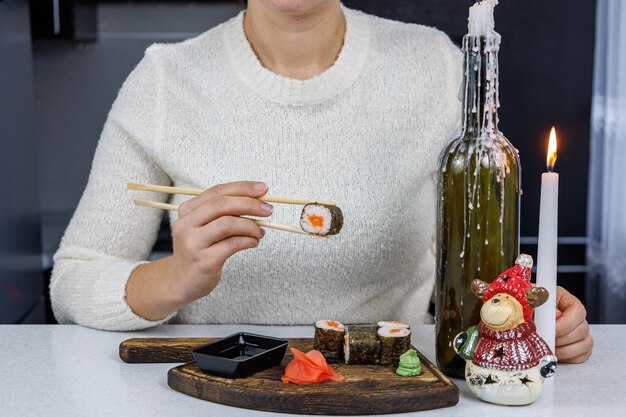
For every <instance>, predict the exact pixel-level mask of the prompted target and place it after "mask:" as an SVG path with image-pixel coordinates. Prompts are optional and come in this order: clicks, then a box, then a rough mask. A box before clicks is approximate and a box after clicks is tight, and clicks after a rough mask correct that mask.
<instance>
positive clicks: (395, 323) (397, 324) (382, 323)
mask: <svg viewBox="0 0 626 417" xmlns="http://www.w3.org/2000/svg"><path fill="white" fill-rule="evenodd" d="M378 327H399V328H401V329H408V328H410V326H409V325H408V324H406V323H402V322H399V321H379V322H378Z"/></svg>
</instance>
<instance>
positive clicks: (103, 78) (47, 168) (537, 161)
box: [0, 0, 595, 323]
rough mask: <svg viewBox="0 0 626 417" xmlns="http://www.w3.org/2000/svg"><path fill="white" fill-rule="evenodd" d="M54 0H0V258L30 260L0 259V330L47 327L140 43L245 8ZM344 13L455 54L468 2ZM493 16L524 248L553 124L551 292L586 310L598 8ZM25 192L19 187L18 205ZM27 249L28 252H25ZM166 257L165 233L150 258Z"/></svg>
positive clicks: (373, 4)
mask: <svg viewBox="0 0 626 417" xmlns="http://www.w3.org/2000/svg"><path fill="white" fill-rule="evenodd" d="M52 3H53V2H51V1H50V2H48V1H45V2H44V1H38V0H31V1H30V2H26V1H20V0H5V1H1V2H0V15H1V17H0V19H2V20H0V36H3V37H4V36H7V37H8V39H13V40H14V41H13V42H12V43H11V42H8V43H7V42H2V43H0V57H1V58H2V65H3V67H4V68H3V75H4V74H16V75H15V77H14V78H11V79H7V78H6V77H4V76H3V79H2V80H1V81H2V82H3V84H2V93H1V95H2V98H1V99H2V106H3V107H2V109H0V110H3V111H2V112H1V113H2V114H1V115H0V120H1V121H2V125H3V126H4V125H5V124H7V123H9V124H10V123H11V122H12V121H14V120H17V121H21V122H19V123H17V124H14V126H13V127H14V129H13V130H12V131H10V132H9V135H6V134H5V135H4V137H10V141H17V142H19V146H16V145H13V146H14V151H13V152H12V153H11V154H10V155H11V156H7V154H6V153H4V156H2V155H0V167H4V168H5V170H8V169H9V168H8V167H12V168H11V169H12V170H13V171H12V174H11V175H12V177H11V176H9V178H10V179H9V181H14V182H13V183H12V184H13V185H12V189H11V191H10V193H11V194H10V195H12V196H13V197H12V198H10V199H9V201H10V200H12V199H15V200H16V201H17V202H18V203H19V207H21V208H20V209H18V206H16V205H15V204H13V206H11V207H9V206H6V207H5V206H0V210H1V211H2V212H1V213H0V214H1V215H2V216H0V219H1V220H0V231H1V232H2V237H0V249H1V250H2V253H1V255H2V256H3V257H6V256H7V255H6V253H5V250H4V247H5V246H7V247H14V248H17V250H19V251H21V252H22V253H23V254H24V259H29V260H30V261H29V262H26V263H20V264H19V265H23V268H22V269H23V271H22V272H20V273H19V274H18V273H16V272H15V267H14V266H9V263H7V262H4V263H3V262H0V274H1V275H0V301H2V303H1V304H0V305H3V306H4V307H3V308H2V309H0V323H1V322H15V321H22V322H43V321H46V320H48V321H51V320H52V316H51V314H50V311H49V309H48V313H47V315H46V314H44V313H42V311H44V309H42V308H41V305H42V303H43V304H45V302H46V301H45V300H47V297H46V296H45V294H42V291H45V288H47V282H48V281H47V280H48V279H49V272H50V269H51V267H52V262H51V257H52V255H53V254H54V252H55V250H56V248H57V247H58V244H59V241H60V238H61V236H62V233H63V231H64V229H65V227H66V225H67V223H68V222H69V219H70V218H71V215H72V213H73V211H74V208H75V206H76V204H77V203H78V200H79V198H80V196H81V194H82V191H83V189H84V186H85V184H86V181H87V177H88V174H89V169H90V165H91V160H92V158H93V153H94V150H95V147H96V144H97V141H98V138H99V135H100V131H101V129H102V126H103V124H104V121H105V118H106V115H107V113H108V111H109V108H110V106H111V104H112V102H113V100H114V99H115V96H116V94H117V91H118V90H119V88H120V86H121V85H122V83H123V81H124V79H125V78H126V76H127V75H128V74H129V73H130V71H131V70H132V68H133V67H134V66H135V65H136V64H137V63H138V62H139V60H140V59H141V57H142V55H143V51H144V50H145V49H146V47H148V46H149V45H150V44H152V43H154V42H178V41H181V40H183V39H185V38H188V37H192V36H195V35H197V34H199V33H201V32H203V31H205V30H208V29H209V28H211V27H213V26H215V25H216V24H218V23H220V22H222V21H224V20H226V19H228V18H230V17H231V16H234V15H235V14H236V13H238V12H239V10H241V9H242V8H243V7H244V4H243V3H242V2H240V1H195V2H181V1H179V2H176V1H158V2H157V1H152V2H144V1H134V2H122V1H69V0H59V2H58V4H59V9H58V14H57V17H58V19H57V25H56V27H55V24H54V15H53V10H52V7H51V4H52ZM344 4H345V5H346V6H348V7H352V8H355V9H360V10H363V11H365V12H367V13H372V14H376V15H378V16H382V17H386V18H391V19H396V20H401V21H405V22H414V23H420V24H426V25H429V26H436V27H438V28H440V29H442V30H443V31H445V32H446V33H448V34H449V35H450V37H451V38H452V39H453V41H454V42H455V43H457V44H459V45H460V41H461V37H462V36H463V34H464V33H465V32H466V27H467V13H468V11H467V10H468V7H469V6H470V5H471V4H472V1H471V0H429V1H407V0H390V1H384V2H383V1H375V0H360V1H352V0H348V1H345V2H344ZM495 19H496V30H497V31H498V32H499V33H500V34H501V35H502V47H501V51H500V99H501V104H502V107H501V109H500V119H501V123H500V128H501V130H502V131H503V132H504V133H505V135H506V136H507V137H508V138H509V139H510V140H511V142H512V143H513V144H514V145H515V146H516V147H517V148H518V149H519V150H520V155H521V161H522V168H523V169H522V177H523V179H522V188H523V190H524V194H523V197H522V214H521V218H522V220H521V235H522V251H523V252H527V253H530V254H531V255H533V256H535V255H536V236H537V229H538V218H539V214H538V211H539V191H540V190H539V188H540V177H541V173H542V172H543V171H544V170H545V156H546V155H545V153H546V147H547V135H548V132H549V129H550V126H551V125H552V124H554V125H556V127H557V133H558V134H559V152H558V156H559V158H558V160H557V164H556V171H558V172H559V173H560V175H561V176H560V181H561V183H560V187H561V190H560V210H559V232H560V236H561V237H560V240H559V284H560V285H563V286H565V287H567V288H568V289H570V290H571V291H573V292H574V293H575V294H576V295H577V296H579V297H580V298H581V299H583V300H584V301H585V303H586V305H587V306H588V309H589V306H591V305H593V303H594V300H590V299H588V300H585V273H586V269H587V268H586V265H585V245H586V242H587V239H586V201H587V183H588V179H587V168H588V149H589V132H590V109H591V91H592V75H593V54H594V23H595V1H584V2H572V1H567V0H553V1H549V2H546V1H542V0H526V1H513V0H501V1H500V5H499V6H498V7H497V8H496V16H495ZM5 22H8V23H10V24H8V25H7V24H5ZM55 29H56V30H55ZM55 32H56V33H55ZM18 40H19V41H18ZM9 57H11V59H9ZM14 57H19V59H14ZM415 70H416V71H419V68H416V69H415ZM407 88H411V86H407ZM7 91H8V94H7V93H5V92H7ZM29 91H31V92H32V91H34V96H32V100H28V99H24V98H23V97H28V94H25V93H24V92H29ZM15 97H22V98H21V99H17V98H15ZM33 108H34V111H33V110H32V109H33ZM5 141H6V139H2V142H3V144H4V142H5ZM9 145H10V144H9ZM28 150H30V151H28ZM3 174H4V171H3ZM7 175H8V174H7ZM3 177H4V178H6V176H4V175H3ZM11 178H13V179H11ZM24 190H29V194H28V195H29V197H28V198H26V197H24V195H25V194H24V193H25V191H24ZM33 190H34V191H33ZM37 190H38V192H37ZM27 200H28V201H27ZM17 212H24V213H25V214H23V215H19V216H17V215H16V214H15V213H17ZM7 213H10V214H11V215H12V216H6V214H7ZM9 227H10V228H9ZM37 231H39V233H37ZM18 236H21V237H18ZM29 241H36V243H37V244H34V243H33V244H26V243H24V242H29ZM39 242H41V249H39ZM169 250H171V243H170V241H169V232H168V230H167V229H165V228H164V229H163V230H162V232H161V234H160V239H159V241H158V242H157V245H156V247H155V251H154V253H153V257H155V258H156V257H159V256H163V255H165V254H167V253H168V251H169ZM7 253H8V252H7ZM11 256H13V255H11ZM11 259H13V258H11ZM40 259H42V261H40ZM1 260H2V259H0V261H1ZM35 281H36V283H35ZM48 307H49V306H48ZM591 319H592V321H593V317H591Z"/></svg>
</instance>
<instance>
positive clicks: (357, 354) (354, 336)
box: [343, 325, 380, 365]
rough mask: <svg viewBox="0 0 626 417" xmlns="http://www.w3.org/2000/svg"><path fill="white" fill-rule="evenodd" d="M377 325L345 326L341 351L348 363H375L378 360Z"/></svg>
mask: <svg viewBox="0 0 626 417" xmlns="http://www.w3.org/2000/svg"><path fill="white" fill-rule="evenodd" d="M377 332H378V326H376V325H373V326H370V325H352V326H347V328H346V334H345V336H344V344H343V348H344V350H343V353H344V359H345V361H346V363H347V364H348V365H375V364H377V363H378V362H379V355H380V341H379V340H378V334H377Z"/></svg>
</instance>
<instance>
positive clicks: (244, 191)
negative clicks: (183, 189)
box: [178, 181, 268, 217]
mask: <svg viewBox="0 0 626 417" xmlns="http://www.w3.org/2000/svg"><path fill="white" fill-rule="evenodd" d="M267 189H268V187H267V184H266V183H264V182H259V181H238V182H229V183H226V184H218V185H215V186H213V187H211V188H208V189H206V190H204V191H203V192H202V194H200V195H198V196H196V197H194V198H192V199H189V200H187V201H185V202H183V203H181V204H180V206H179V207H178V215H179V216H180V217H185V216H187V215H188V214H189V213H191V212H192V211H194V210H195V209H197V208H198V207H200V206H201V205H203V204H204V203H205V202H207V201H209V200H211V199H213V198H215V197H218V196H224V195H233V196H245V197H252V198H258V197H261V196H263V195H265V194H267Z"/></svg>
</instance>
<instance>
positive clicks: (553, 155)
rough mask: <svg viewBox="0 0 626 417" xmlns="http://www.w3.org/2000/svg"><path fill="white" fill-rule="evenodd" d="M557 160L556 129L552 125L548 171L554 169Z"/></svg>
mask: <svg viewBox="0 0 626 417" xmlns="http://www.w3.org/2000/svg"><path fill="white" fill-rule="evenodd" d="M555 162H556V129H555V128H554V126H552V130H550V141H549V142H548V158H547V161H546V168H547V169H548V171H552V170H553V169H554V163H555Z"/></svg>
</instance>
